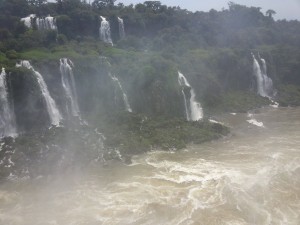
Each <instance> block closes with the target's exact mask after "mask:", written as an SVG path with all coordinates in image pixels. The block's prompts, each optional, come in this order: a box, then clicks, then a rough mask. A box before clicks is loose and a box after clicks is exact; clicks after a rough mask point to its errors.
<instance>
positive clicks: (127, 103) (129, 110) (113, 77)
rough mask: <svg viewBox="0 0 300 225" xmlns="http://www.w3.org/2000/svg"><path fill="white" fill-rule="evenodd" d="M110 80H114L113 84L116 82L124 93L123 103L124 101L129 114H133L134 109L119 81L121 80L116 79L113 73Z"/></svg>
mask: <svg viewBox="0 0 300 225" xmlns="http://www.w3.org/2000/svg"><path fill="white" fill-rule="evenodd" d="M109 76H110V78H111V79H112V81H113V82H115V83H116V84H117V86H118V87H119V89H120V91H121V92H122V95H123V101H124V105H125V109H126V111H128V112H132V109H131V107H130V104H129V101H128V98H127V95H126V94H125V92H124V90H123V87H122V85H121V83H120V81H119V79H118V78H117V77H115V76H114V75H112V74H111V73H109Z"/></svg>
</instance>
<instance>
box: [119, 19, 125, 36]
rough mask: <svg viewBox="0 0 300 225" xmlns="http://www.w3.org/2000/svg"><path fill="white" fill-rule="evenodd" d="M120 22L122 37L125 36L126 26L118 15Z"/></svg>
mask: <svg viewBox="0 0 300 225" xmlns="http://www.w3.org/2000/svg"><path fill="white" fill-rule="evenodd" d="M118 22H119V35H120V39H123V38H125V26H124V20H123V19H122V18H120V17H118Z"/></svg>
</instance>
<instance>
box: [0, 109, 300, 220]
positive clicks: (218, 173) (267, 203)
mask: <svg viewBox="0 0 300 225" xmlns="http://www.w3.org/2000/svg"><path fill="white" fill-rule="evenodd" d="M213 119H214V120H217V121H220V122H223V123H224V124H225V125H228V126H230V127H231V130H232V135H231V136H230V137H226V138H224V139H221V140H218V141H213V142H209V143H205V144H202V145H191V146H189V147H188V148H187V149H184V150H181V151H177V152H163V151H153V152H150V153H147V154H143V155H138V156H136V157H134V158H133V161H132V164H131V165H124V164H122V163H119V162H112V163H109V164H108V166H106V167H103V166H99V167H96V168H93V169H89V170H88V171H84V172H83V171H80V172H79V171H74V174H72V175H69V176H67V177H65V176H63V177H55V178H54V177H48V178H45V177H44V178H40V179H31V180H14V181H7V182H6V183H4V184H2V185H1V186H0V224H3V225H96V224H97V225H102V224H103V225H123V224H124V225H127V224H128V225H129V224H130V225H134V224H136V225H137V224H148V225H188V224H190V225H223V224H224V225H225V224H227V225H246V224H249V225H299V224H300V108H277V109H276V108H266V109H262V110H259V111H257V112H255V113H248V114H227V115H224V116H222V117H218V118H213Z"/></svg>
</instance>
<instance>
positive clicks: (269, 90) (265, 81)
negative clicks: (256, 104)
mask: <svg viewBox="0 0 300 225" xmlns="http://www.w3.org/2000/svg"><path fill="white" fill-rule="evenodd" d="M252 57H253V73H254V76H255V77H256V82H257V93H258V94H259V95H260V96H262V97H268V98H271V96H272V95H273V81H272V79H271V78H270V77H268V75H267V64H266V61H265V60H264V59H263V58H261V57H260V55H259V59H260V61H261V63H262V68H261V66H260V64H259V62H258V61H257V59H256V58H255V56H254V54H253V53H252Z"/></svg>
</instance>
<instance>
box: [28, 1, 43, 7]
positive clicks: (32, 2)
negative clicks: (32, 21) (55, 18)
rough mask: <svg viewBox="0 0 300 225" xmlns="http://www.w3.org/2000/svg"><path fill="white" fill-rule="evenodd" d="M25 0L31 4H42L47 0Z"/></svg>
mask: <svg viewBox="0 0 300 225" xmlns="http://www.w3.org/2000/svg"><path fill="white" fill-rule="evenodd" d="M27 2H28V4H29V5H32V6H41V5H42V4H45V3H47V0H27Z"/></svg>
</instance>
